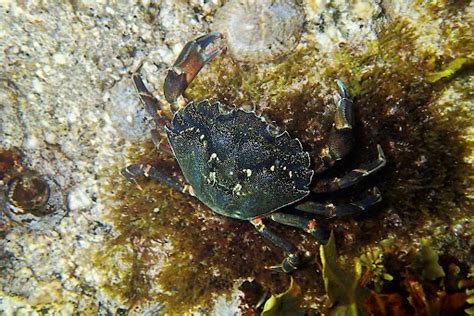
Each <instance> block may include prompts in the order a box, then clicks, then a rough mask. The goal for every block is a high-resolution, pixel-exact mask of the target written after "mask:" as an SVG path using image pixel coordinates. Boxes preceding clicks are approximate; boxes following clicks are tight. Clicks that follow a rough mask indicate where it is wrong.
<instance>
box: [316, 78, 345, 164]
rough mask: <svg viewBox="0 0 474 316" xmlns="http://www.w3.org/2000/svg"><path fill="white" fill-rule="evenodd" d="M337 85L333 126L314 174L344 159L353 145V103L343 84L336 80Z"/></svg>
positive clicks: (320, 153) (319, 155)
mask: <svg viewBox="0 0 474 316" xmlns="http://www.w3.org/2000/svg"><path fill="white" fill-rule="evenodd" d="M337 84H338V86H339V89H340V90H341V92H340V94H339V98H338V100H337V106H336V114H335V117H334V124H333V127H332V130H331V132H330V133H329V141H328V144H327V145H326V146H324V147H323V148H322V149H321V151H320V152H319V154H318V155H317V156H318V157H319V159H320V161H318V162H317V164H318V165H319V167H318V168H317V169H316V170H315V172H316V173H322V172H324V171H326V170H327V169H329V168H330V167H332V166H333V165H334V164H335V163H336V161H339V160H341V159H342V158H344V156H346V155H347V154H348V153H349V151H351V149H352V147H353V145H354V135H353V131H352V126H353V125H354V115H353V110H352V106H353V103H352V100H351V99H350V98H349V93H348V92H347V89H346V86H345V85H344V83H342V81H340V80H338V81H337Z"/></svg>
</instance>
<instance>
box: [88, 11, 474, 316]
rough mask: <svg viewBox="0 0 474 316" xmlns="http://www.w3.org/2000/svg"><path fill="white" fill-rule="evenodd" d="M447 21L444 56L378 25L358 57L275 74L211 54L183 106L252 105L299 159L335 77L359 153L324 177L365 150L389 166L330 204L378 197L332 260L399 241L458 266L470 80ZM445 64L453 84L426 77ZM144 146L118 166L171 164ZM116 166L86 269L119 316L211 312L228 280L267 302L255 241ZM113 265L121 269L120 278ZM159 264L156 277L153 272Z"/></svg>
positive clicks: (312, 282)
mask: <svg viewBox="0 0 474 316" xmlns="http://www.w3.org/2000/svg"><path fill="white" fill-rule="evenodd" d="M434 12H436V14H440V12H439V11H434ZM456 12H457V11H455V12H454V13H452V16H450V19H451V20H454V21H458V23H457V28H456V30H453V29H452V24H449V25H448V24H446V25H444V28H442V29H441V30H440V32H441V33H442V34H445V35H446V40H445V41H444V42H443V45H445V46H446V47H448V48H449V49H445V50H443V52H444V54H439V52H438V53H436V52H435V51H434V49H430V48H429V47H424V48H423V49H421V48H419V47H418V45H417V39H418V36H419V33H417V31H416V29H417V27H419V26H416V25H412V24H411V23H410V22H409V21H408V20H404V19H401V18H399V19H397V20H395V21H393V22H392V23H391V24H388V25H386V26H385V28H384V29H383V30H381V32H380V34H379V39H378V40H377V41H373V42H369V43H367V49H366V50H364V51H358V50H355V49H354V48H352V47H349V46H346V47H342V48H340V49H338V50H337V51H336V52H335V53H334V55H333V56H318V52H317V51H316V50H315V49H314V48H313V47H311V45H309V46H307V47H300V48H299V49H298V50H297V51H295V52H294V53H293V54H292V55H290V56H288V58H287V60H285V61H283V62H282V63H279V64H270V65H267V66H251V65H242V64H238V63H235V62H234V61H232V60H231V59H230V58H228V57H227V56H223V57H220V58H218V59H216V60H215V61H214V62H213V63H212V64H211V65H209V67H208V68H205V69H204V70H203V71H202V73H201V74H200V75H199V76H198V77H197V79H196V81H195V82H194V83H193V84H192V86H191V87H190V89H189V90H188V93H187V96H188V97H190V98H192V99H203V98H210V99H212V100H217V99H218V100H221V101H223V102H226V103H228V104H231V105H236V106H247V107H249V108H255V109H256V111H257V112H259V113H263V114H265V115H266V116H268V117H270V118H271V119H273V120H275V121H276V122H277V123H278V125H280V126H282V127H283V128H285V129H286V130H288V131H289V132H290V133H291V134H292V135H293V136H296V137H299V138H300V140H301V141H302V143H303V145H304V147H305V149H307V150H308V151H312V150H313V149H317V148H320V146H321V145H322V144H324V141H325V139H326V137H327V132H328V130H329V128H330V126H331V124H332V115H333V114H332V113H333V111H332V109H333V107H332V100H331V99H330V98H327V96H328V94H330V93H331V91H332V90H333V89H335V84H334V80H335V79H342V80H343V81H344V82H345V83H346V85H347V86H348V88H349V90H350V92H351V94H352V96H353V97H354V101H355V104H356V113H357V116H356V117H357V127H356V135H357V139H358V144H357V147H356V149H355V150H354V152H353V153H352V154H351V155H350V157H349V159H347V160H346V162H345V163H343V164H341V165H340V166H339V167H338V168H336V170H335V171H334V172H333V174H334V175H339V174H342V173H344V171H345V170H348V169H349V168H354V167H356V166H357V165H358V164H360V163H362V162H365V161H369V160H371V159H374V158H375V154H376V150H375V147H376V144H377V143H380V144H381V145H382V147H383V149H384V151H385V153H386V155H387V158H388V165H387V166H386V168H385V169H384V170H383V171H381V172H380V173H379V174H378V175H377V177H374V178H372V179H370V180H368V181H366V182H364V183H363V184H361V185H359V186H357V187H356V188H354V189H351V190H347V191H346V192H344V193H342V194H334V195H331V199H332V200H334V201H335V202H339V203H340V202H342V201H348V200H351V199H353V200H354V199H357V198H358V197H360V196H361V195H364V194H367V193H366V190H367V189H368V188H370V187H371V186H373V185H375V184H376V185H377V186H378V187H379V188H380V190H381V191H382V193H383V198H384V201H383V203H382V204H381V205H380V206H378V207H375V208H373V209H371V210H370V211H368V212H367V215H363V216H359V217H358V218H356V219H344V220H335V221H332V222H331V226H332V228H333V229H334V230H335V233H336V235H337V237H338V238H337V240H338V243H340V245H338V249H339V253H340V256H341V260H343V261H347V262H351V261H352V260H351V258H352V257H354V256H358V255H359V252H358V249H360V248H361V247H370V246H371V245H372V244H373V243H374V242H375V241H376V240H381V239H383V238H386V236H387V235H391V236H395V237H396V239H397V245H398V246H399V248H400V249H404V248H407V247H413V243H411V242H409V241H411V240H413V239H419V238H421V237H426V238H429V239H430V240H431V243H432V244H434V245H436V248H437V249H439V250H440V251H441V252H442V253H444V254H448V255H451V256H454V257H456V258H457V260H459V261H460V262H462V263H464V264H467V265H469V264H472V260H473V259H472V254H470V253H469V246H468V244H467V243H468V242H469V241H468V236H469V231H468V229H467V228H465V229H461V230H460V229H459V227H466V226H467V225H469V223H470V222H471V221H472V218H469V216H471V215H472V214H471V213H470V211H469V210H470V209H471V204H470V200H469V196H468V194H469V193H468V192H469V188H471V187H472V177H473V168H472V165H470V164H469V163H467V162H466V159H465V158H466V157H469V155H472V152H471V151H472V148H473V144H472V141H473V137H472V135H470V136H469V137H467V136H466V135H467V134H468V132H467V130H468V129H469V128H470V127H471V125H472V121H473V114H472V113H473V111H472V110H473V109H472V105H470V104H469V101H470V99H472V82H469V78H471V77H472V67H471V66H470V65H472V61H473V52H472V49H473V47H474V45H471V44H472V38H471V37H470V35H469V25H467V24H468V23H465V22H464V23H463V21H462V16H461V15H459V16H455V15H453V14H455V13H456ZM457 58H463V59H465V60H466V62H465V63H463V65H462V66H461V67H460V68H459V69H457V71H456V72H455V73H454V74H452V75H451V76H449V77H443V78H440V80H437V81H436V82H432V81H433V80H430V76H432V74H433V73H437V72H439V71H442V70H443V69H445V68H446V66H445V65H447V64H449V63H450V62H452V61H453V60H456V59H457ZM322 61H326V62H328V61H329V63H325V64H323V63H322ZM210 91H212V95H210ZM453 92H454V93H457V95H458V96H457V97H456V98H454V99H452V98H450V97H449V95H450V94H452V93H453ZM151 148H152V146H151V144H150V142H148V143H147V144H146V146H145V149H144V150H137V149H136V148H132V149H131V154H130V157H129V158H130V161H137V160H138V161H145V162H150V163H153V164H159V165H163V164H167V165H173V163H172V161H171V157H167V156H166V155H164V154H158V153H157V152H156V151H154V150H152V149H151ZM174 166H175V165H174ZM122 167H123V166H116V169H115V170H113V172H112V173H111V174H110V175H109V176H110V186H109V187H108V189H107V191H108V193H107V194H106V195H104V196H103V198H104V199H106V200H107V201H110V203H109V204H110V205H111V220H112V221H113V222H114V224H115V226H116V231H117V236H116V237H114V238H113V239H111V241H110V242H109V244H107V245H106V247H105V250H104V252H103V253H101V254H100V255H98V257H97V258H96V259H97V264H98V265H102V266H103V267H104V269H106V270H108V271H110V275H111V276H114V275H115V276H116V279H117V282H116V283H111V285H110V291H111V293H114V294H116V295H117V296H119V297H121V298H122V299H127V300H128V305H129V306H130V308H132V307H133V306H140V304H143V303H144V302H146V301H148V300H150V301H159V302H163V303H164V304H165V305H164V308H165V312H168V313H178V314H179V313H186V312H188V311H189V310H192V309H193V308H195V307H197V306H201V307H203V308H204V307H210V305H211V302H212V300H213V298H214V297H215V296H216V295H227V294H228V293H230V291H231V289H232V287H233V283H234V281H235V280H237V279H239V278H247V277H250V278H254V279H255V280H256V281H257V282H258V283H259V284H261V285H262V286H263V288H266V289H270V291H271V292H272V293H278V292H282V291H283V290H284V289H285V288H287V287H288V285H289V278H288V277H287V276H285V275H275V274H272V273H270V272H269V271H267V270H265V266H268V265H271V264H275V263H276V262H277V261H278V260H280V259H281V258H282V254H281V252H280V251H279V250H278V249H276V248H274V247H273V246H271V245H270V244H269V243H268V242H266V241H264V240H262V238H261V237H260V236H259V235H258V234H257V233H256V232H254V231H253V228H252V227H250V226H251V225H249V224H248V223H245V222H241V221H235V220H231V219H226V218H222V217H219V216H216V215H214V214H212V212H211V211H209V210H208V209H207V208H206V207H205V206H204V205H202V204H201V203H199V202H198V201H197V200H195V199H193V198H191V197H188V196H185V195H182V194H180V193H176V192H173V191H172V190H170V189H168V188H166V187H164V186H162V185H160V184H157V183H152V182H147V181H140V183H139V185H140V186H141V187H142V188H143V190H139V189H138V186H137V185H136V184H133V183H127V182H126V181H125V179H123V178H122V177H120V176H119V174H118V170H119V168H122ZM321 199H322V200H325V199H326V197H324V196H323V197H321V198H320V200H321ZM154 210H155V211H154ZM471 217H472V216H471ZM381 227H383V228H384V229H381ZM274 228H275V229H276V230H278V231H279V232H281V233H282V234H283V235H284V236H286V237H288V238H290V239H291V240H293V241H294V242H295V243H302V247H304V248H305V249H306V250H309V251H310V252H311V253H312V254H313V255H314V254H317V252H318V251H317V245H316V243H315V241H314V240H312V239H311V238H308V237H307V236H303V235H301V234H300V233H298V232H296V231H295V230H293V229H289V228H286V227H285V228H282V227H280V226H277V225H274ZM471 232H472V231H471ZM459 234H461V235H459ZM156 243H165V244H166V245H168V244H170V246H171V248H172V249H171V250H170V251H168V253H167V255H159V254H157V253H156V252H154V251H151V250H150V249H151V248H152V247H153V245H155V244H156ZM117 259H120V260H123V261H124V262H126V263H128V265H126V266H128V267H132V268H131V269H126V270H123V267H122V266H121V265H120V263H118V262H119V261H117ZM307 261H308V264H307V265H306V267H304V268H302V269H301V270H298V271H297V272H296V273H295V274H294V278H295V281H296V282H297V283H298V284H299V285H300V286H301V288H302V292H303V293H307V296H306V297H305V300H306V303H307V304H309V305H312V304H319V303H320V300H319V299H318V298H317V297H321V296H322V295H323V294H324V288H323V286H322V279H321V276H320V274H319V273H318V272H319V271H318V270H319V266H320V264H319V263H318V260H317V259H315V258H314V257H311V258H310V259H308V260H307ZM160 264H164V266H163V267H161V268H159V273H158V274H157V275H155V274H153V273H152V271H154V269H155V267H156V265H160ZM112 279H113V278H112ZM151 284H159V285H160V287H161V289H162V290H163V292H162V293H152V292H151V289H152V288H156V287H151V286H150V285H151ZM203 311H206V309H205V308H204V309H203Z"/></svg>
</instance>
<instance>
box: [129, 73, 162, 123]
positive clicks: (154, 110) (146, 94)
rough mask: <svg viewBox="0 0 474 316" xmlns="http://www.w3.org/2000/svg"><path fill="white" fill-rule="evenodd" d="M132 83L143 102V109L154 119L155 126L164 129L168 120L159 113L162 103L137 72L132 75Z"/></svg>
mask: <svg viewBox="0 0 474 316" xmlns="http://www.w3.org/2000/svg"><path fill="white" fill-rule="evenodd" d="M132 80H133V83H134V84H135V87H136V88H137V91H138V95H139V96H140V99H141V100H142V102H143V104H145V110H146V111H147V112H148V114H149V115H150V116H151V117H152V118H153V120H154V121H155V124H156V127H157V128H160V129H164V128H165V127H167V126H168V125H169V121H168V120H167V119H166V118H164V117H162V116H160V115H159V112H158V111H159V110H160V109H161V108H162V107H163V104H161V103H160V101H158V99H156V98H155V97H154V96H153V95H152V94H151V93H150V91H148V89H147V88H146V86H145V84H144V83H143V80H142V78H141V77H140V75H139V74H138V73H134V74H133V75H132Z"/></svg>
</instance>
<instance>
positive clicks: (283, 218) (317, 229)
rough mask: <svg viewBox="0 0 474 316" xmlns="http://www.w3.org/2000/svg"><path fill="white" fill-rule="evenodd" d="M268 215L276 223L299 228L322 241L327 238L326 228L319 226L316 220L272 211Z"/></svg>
mask: <svg viewBox="0 0 474 316" xmlns="http://www.w3.org/2000/svg"><path fill="white" fill-rule="evenodd" d="M269 217H270V218H271V219H272V220H273V221H275V222H277V223H280V224H283V225H288V226H293V227H296V228H299V229H301V230H303V231H305V232H307V233H308V234H311V235H313V236H314V237H315V238H316V239H317V240H318V241H320V242H322V243H325V242H326V241H327V240H328V238H329V236H328V233H327V231H326V229H324V228H322V227H321V226H319V225H318V221H317V220H315V219H307V218H304V217H301V216H298V215H294V214H286V213H281V212H273V213H271V214H270V216H269Z"/></svg>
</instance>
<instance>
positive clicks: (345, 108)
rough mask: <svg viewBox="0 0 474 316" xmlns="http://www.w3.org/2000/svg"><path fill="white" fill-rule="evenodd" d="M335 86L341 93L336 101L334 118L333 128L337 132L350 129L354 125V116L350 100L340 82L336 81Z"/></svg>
mask: <svg viewBox="0 0 474 316" xmlns="http://www.w3.org/2000/svg"><path fill="white" fill-rule="evenodd" d="M337 85H338V86H339V89H340V90H341V92H340V93H339V97H338V99H339V100H338V101H337V109H336V116H335V120H334V123H335V127H336V129H338V130H341V129H351V128H352V125H353V124H354V115H353V112H352V100H351V99H350V97H349V92H348V91H347V88H346V86H345V85H344V83H343V82H342V81H341V80H337Z"/></svg>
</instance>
